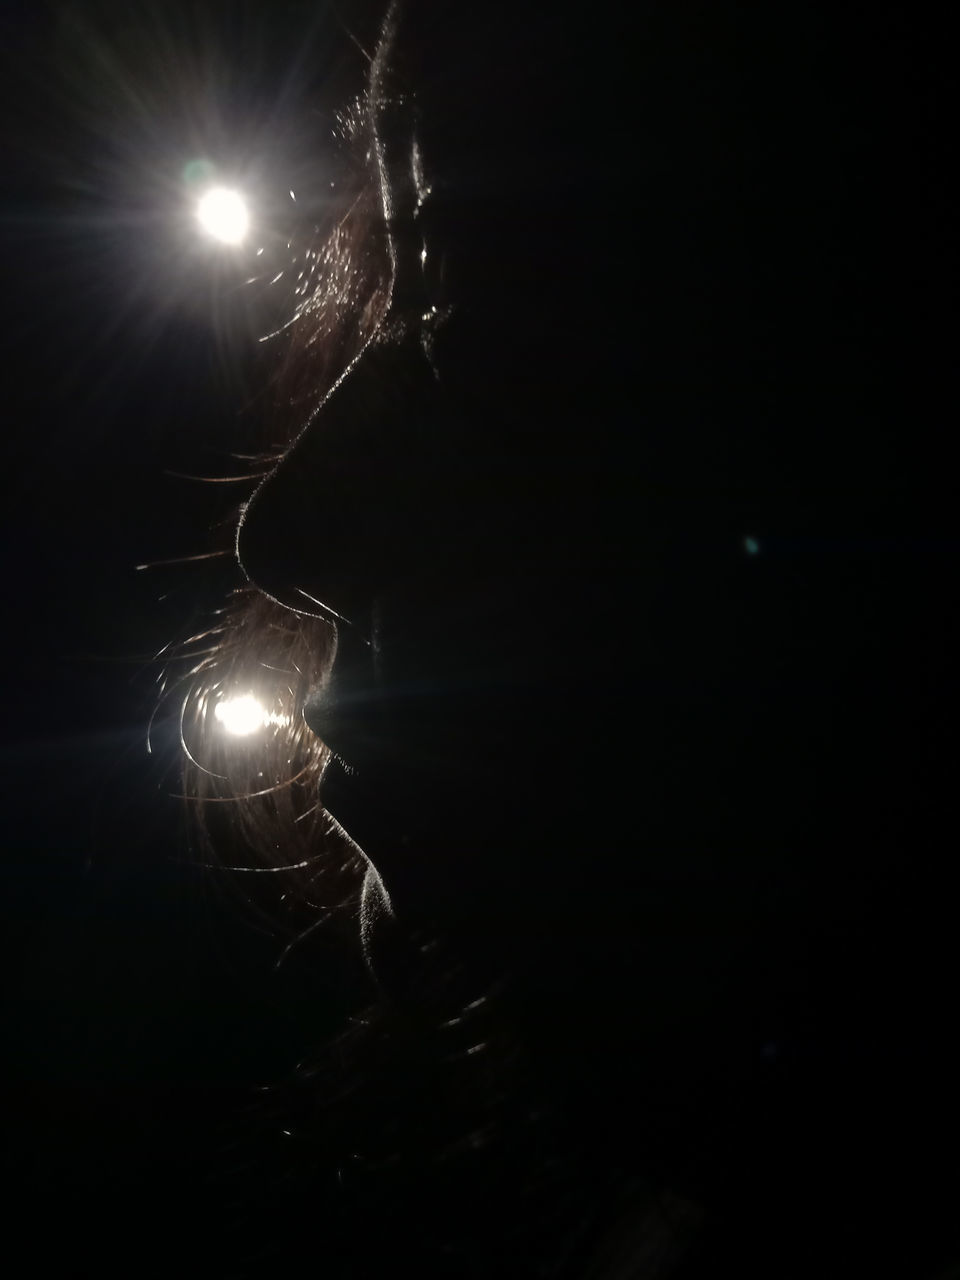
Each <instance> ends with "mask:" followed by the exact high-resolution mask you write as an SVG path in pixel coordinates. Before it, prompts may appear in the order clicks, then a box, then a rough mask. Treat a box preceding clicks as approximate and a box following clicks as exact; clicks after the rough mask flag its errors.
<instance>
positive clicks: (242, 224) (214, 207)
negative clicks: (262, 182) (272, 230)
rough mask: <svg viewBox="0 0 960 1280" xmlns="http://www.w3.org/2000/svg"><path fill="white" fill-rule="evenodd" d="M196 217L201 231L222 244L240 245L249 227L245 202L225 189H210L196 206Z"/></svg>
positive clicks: (241, 197) (236, 194)
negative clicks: (206, 232) (201, 228)
mask: <svg viewBox="0 0 960 1280" xmlns="http://www.w3.org/2000/svg"><path fill="white" fill-rule="evenodd" d="M197 217H198V218H199V219H200V225H201V226H202V227H203V229H204V230H205V231H208V232H209V233H210V235H212V236H213V237H214V239H215V240H220V241H222V242H223V243H224V244H240V242H241V241H242V240H243V238H244V236H245V235H246V234H247V230H248V229H249V226H250V215H249V213H248V212H247V204H246V201H245V200H244V198H243V196H241V195H240V193H239V192H237V191H231V190H229V188H227V187H211V188H210V190H209V191H208V192H207V193H206V194H205V195H204V196H203V197H202V198H201V200H200V203H199V204H198V205H197Z"/></svg>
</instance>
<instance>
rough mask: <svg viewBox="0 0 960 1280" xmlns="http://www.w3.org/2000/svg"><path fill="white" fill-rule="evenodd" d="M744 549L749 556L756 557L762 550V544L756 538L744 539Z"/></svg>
mask: <svg viewBox="0 0 960 1280" xmlns="http://www.w3.org/2000/svg"><path fill="white" fill-rule="evenodd" d="M743 549H744V551H745V552H746V553H747V555H748V556H755V555H756V554H757V552H758V551H759V550H760V543H759V542H758V541H757V540H756V538H744V540H743Z"/></svg>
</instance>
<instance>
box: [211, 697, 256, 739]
mask: <svg viewBox="0 0 960 1280" xmlns="http://www.w3.org/2000/svg"><path fill="white" fill-rule="evenodd" d="M213 714H214V715H215V716H216V718H217V719H218V720H219V721H220V723H221V724H222V725H223V727H224V729H226V731H227V733H232V734H233V735H234V736H235V737H238V738H245V737H247V736H248V735H249V734H251V733H256V731H257V730H258V729H262V728H263V726H264V725H265V724H266V723H267V719H268V717H267V713H266V710H265V709H264V707H263V705H262V704H261V703H260V702H258V701H257V699H256V698H255V697H254V696H253V694H252V693H245V694H244V695H243V696H242V697H239V698H224V700H223V702H218V703H217V705H216V706H215V707H214V709H213Z"/></svg>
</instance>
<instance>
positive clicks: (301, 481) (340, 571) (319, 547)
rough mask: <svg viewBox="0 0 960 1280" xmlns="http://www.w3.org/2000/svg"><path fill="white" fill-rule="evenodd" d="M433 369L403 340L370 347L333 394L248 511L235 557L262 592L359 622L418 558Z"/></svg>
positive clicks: (426, 498)
mask: <svg viewBox="0 0 960 1280" xmlns="http://www.w3.org/2000/svg"><path fill="white" fill-rule="evenodd" d="M418 356H419V358H418ZM429 376H430V374H429V368H428V366H427V364H426V361H425V360H424V358H423V356H422V353H418V352H417V351H416V350H413V351H410V350H407V349H406V344H405V343H398V344H397V345H396V346H391V347H368V348H367V350H366V351H365V352H364V353H363V354H362V355H361V356H360V358H359V359H358V361H357V362H356V364H355V365H354V366H353V368H352V369H351V370H350V371H348V373H347V374H346V376H345V377H344V378H342V379H341V381H340V382H339V383H338V384H337V385H336V386H335V387H334V389H333V390H332V391H331V392H330V394H329V395H328V397H327V398H326V400H325V401H324V403H323V405H322V406H321V408H320V410H319V412H318V413H317V415H316V417H315V419H314V420H313V421H311V422H310V423H309V425H308V426H307V427H306V428H305V429H304V430H303V432H302V433H301V434H300V436H299V437H298V438H297V439H296V440H295V441H294V443H293V445H292V446H291V448H290V449H289V451H288V452H287V454H286V455H285V457H284V458H283V459H282V460H281V461H280V463H279V464H278V466H277V467H276V468H275V469H274V471H273V472H271V473H270V475H268V476H267V477H266V479H265V480H264V481H263V482H262V483H261V484H260V486H259V488H258V489H257V490H256V491H255V492H254V494H253V496H252V497H251V499H250V501H249V502H248V503H247V505H246V508H245V509H244V512H243V514H242V516H241V520H240V525H239V528H238V530H237V546H236V550H237V559H238V560H239V562H240V566H241V568H242V569H243V571H244V573H245V574H246V576H247V577H248V578H249V579H250V581H251V582H252V583H253V584H254V585H255V586H257V587H259V588H260V590H261V591H263V592H264V593H265V594H267V595H268V596H271V597H272V598H273V599H275V600H277V601H279V602H280V603H281V604H283V605H286V606H287V607H289V608H291V609H296V610H299V611H300V612H305V613H313V612H319V613H323V612H324V611H329V612H332V613H333V614H334V615H336V616H338V617H340V618H345V619H347V620H348V621H351V622H353V621H355V620H357V619H359V618H362V617H365V616H366V615H367V614H368V612H369V609H370V606H371V603H372V601H373V599H374V598H375V597H376V596H377V595H378V594H379V593H380V592H381V591H383V590H384V589H385V588H386V587H387V586H388V585H389V583H390V582H391V581H392V580H393V579H394V578H395V577H396V575H397V573H398V572H400V570H401V569H402V566H403V563H404V561H405V560H407V559H409V557H411V556H413V555H415V554H416V546H417V544H418V543H419V542H420V541H421V539H422V536H423V532H424V524H423V522H424V513H425V512H426V511H428V510H429V509H430V494H429V493H428V492H427V490H428V489H429V488H430V486H431V483H432V479H431V462H430V459H431V452H432V447H431V440H430V435H431V427H430V421H431V415H430V413H429V412H427V411H425V405H426V404H427V403H428V401H427V399H426V397H427V395H428V393H429V386H428V379H429ZM434 479H435V477H434ZM318 605H319V606H320V608H318V607H317V606H318Z"/></svg>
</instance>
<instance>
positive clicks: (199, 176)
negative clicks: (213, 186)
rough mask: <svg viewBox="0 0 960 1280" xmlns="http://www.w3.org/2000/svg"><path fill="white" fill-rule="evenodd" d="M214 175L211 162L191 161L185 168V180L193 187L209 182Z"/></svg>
mask: <svg viewBox="0 0 960 1280" xmlns="http://www.w3.org/2000/svg"><path fill="white" fill-rule="evenodd" d="M213 175H214V167H213V165H212V164H211V163H210V161H209V160H190V161H188V162H187V164H185V165H184V167H183V180H184V182H185V183H186V184H187V185H188V186H191V187H193V186H196V184H197V183H198V182H209V181H210V179H211V178H212V177H213Z"/></svg>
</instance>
